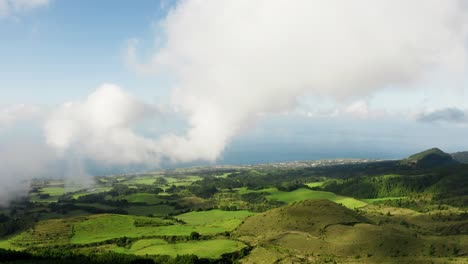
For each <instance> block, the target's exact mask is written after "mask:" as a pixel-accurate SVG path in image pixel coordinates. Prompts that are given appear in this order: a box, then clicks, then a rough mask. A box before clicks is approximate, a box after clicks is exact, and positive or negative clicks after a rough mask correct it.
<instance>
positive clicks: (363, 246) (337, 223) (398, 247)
mask: <svg viewBox="0 0 468 264" xmlns="http://www.w3.org/2000/svg"><path fill="white" fill-rule="evenodd" d="M387 218H391V217H388V216H387ZM383 219H385V218H383ZM379 222H380V223H375V222H374V221H373V220H371V219H369V218H366V217H364V216H361V215H359V214H357V213H355V212H354V211H352V210H349V209H347V208H345V207H343V206H340V205H337V204H335V203H333V202H331V201H328V200H319V201H304V202H299V203H295V204H292V205H287V206H284V207H281V208H277V209H273V210H270V211H267V212H265V213H262V214H258V215H256V216H252V217H250V218H248V219H246V220H245V222H244V224H242V225H241V226H239V228H238V229H237V231H236V233H235V235H236V237H237V238H238V239H240V240H243V241H246V243H250V244H251V245H253V246H254V249H253V250H252V252H251V254H250V255H249V256H248V257H247V258H246V259H244V260H243V263H261V260H262V259H268V263H342V262H343V263H397V262H398V263H406V261H415V260H418V259H419V260H421V263H426V262H424V261H429V260H433V259H434V260H435V261H436V259H438V258H441V259H444V258H445V257H447V256H453V255H457V254H461V252H468V244H466V245H465V244H463V243H465V241H466V238H464V237H461V236H446V237H436V236H421V235H418V234H417V233H415V231H414V230H412V229H410V228H408V227H406V226H405V225H401V224H400V225H394V224H390V222H389V224H383V223H382V222H381V221H379ZM460 239H461V240H460ZM463 254H464V253H463ZM263 263H267V262H263Z"/></svg>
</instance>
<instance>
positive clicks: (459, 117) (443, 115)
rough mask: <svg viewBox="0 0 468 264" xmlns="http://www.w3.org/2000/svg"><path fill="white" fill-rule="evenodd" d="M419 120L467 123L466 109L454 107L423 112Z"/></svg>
mask: <svg viewBox="0 0 468 264" xmlns="http://www.w3.org/2000/svg"><path fill="white" fill-rule="evenodd" d="M417 120H419V121H422V122H449V123H467V122H468V116H467V113H466V111H463V110H461V109H458V108H455V107H452V108H444V109H438V110H433V111H428V112H424V113H421V114H420V115H419V116H418V117H417Z"/></svg>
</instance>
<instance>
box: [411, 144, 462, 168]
mask: <svg viewBox="0 0 468 264" xmlns="http://www.w3.org/2000/svg"><path fill="white" fill-rule="evenodd" d="M454 163H457V162H456V161H455V160H454V159H453V158H452V156H451V155H450V154H448V153H445V152H443V151H442V150H440V149H438V148H431V149H428V150H425V151H422V152H419V153H416V154H414V155H411V156H409V157H408V158H406V159H404V160H403V161H402V164H406V165H412V166H415V167H418V168H432V167H438V166H444V165H450V164H454Z"/></svg>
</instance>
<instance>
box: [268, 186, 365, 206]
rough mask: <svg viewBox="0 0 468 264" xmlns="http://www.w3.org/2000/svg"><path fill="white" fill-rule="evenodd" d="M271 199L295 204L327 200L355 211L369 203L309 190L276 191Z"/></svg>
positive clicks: (271, 195) (272, 193)
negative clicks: (305, 201)
mask: <svg viewBox="0 0 468 264" xmlns="http://www.w3.org/2000/svg"><path fill="white" fill-rule="evenodd" d="M267 197H268V198H269V199H275V200H278V201H283V202H286V203H294V202H299V201H304V200H318V199H327V200H330V201H332V202H335V203H339V204H342V205H344V206H346V207H348V208H351V209H354V208H359V207H363V206H366V205H367V203H365V202H363V201H360V200H357V199H354V198H350V197H344V196H340V195H336V194H334V193H332V192H323V191H313V190H309V189H302V188H301V189H297V190H295V191H292V192H283V191H276V192H271V193H270V195H268V196H267Z"/></svg>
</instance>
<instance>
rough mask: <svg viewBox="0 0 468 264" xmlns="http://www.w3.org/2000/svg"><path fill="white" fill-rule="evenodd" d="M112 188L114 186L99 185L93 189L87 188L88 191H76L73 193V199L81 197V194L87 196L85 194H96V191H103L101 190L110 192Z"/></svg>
mask: <svg viewBox="0 0 468 264" xmlns="http://www.w3.org/2000/svg"><path fill="white" fill-rule="evenodd" d="M110 190H112V187H97V188H93V189H90V190H87V191H82V192H78V193H74V194H73V199H78V198H80V197H81V196H85V195H88V194H94V193H101V192H108V191H110Z"/></svg>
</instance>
